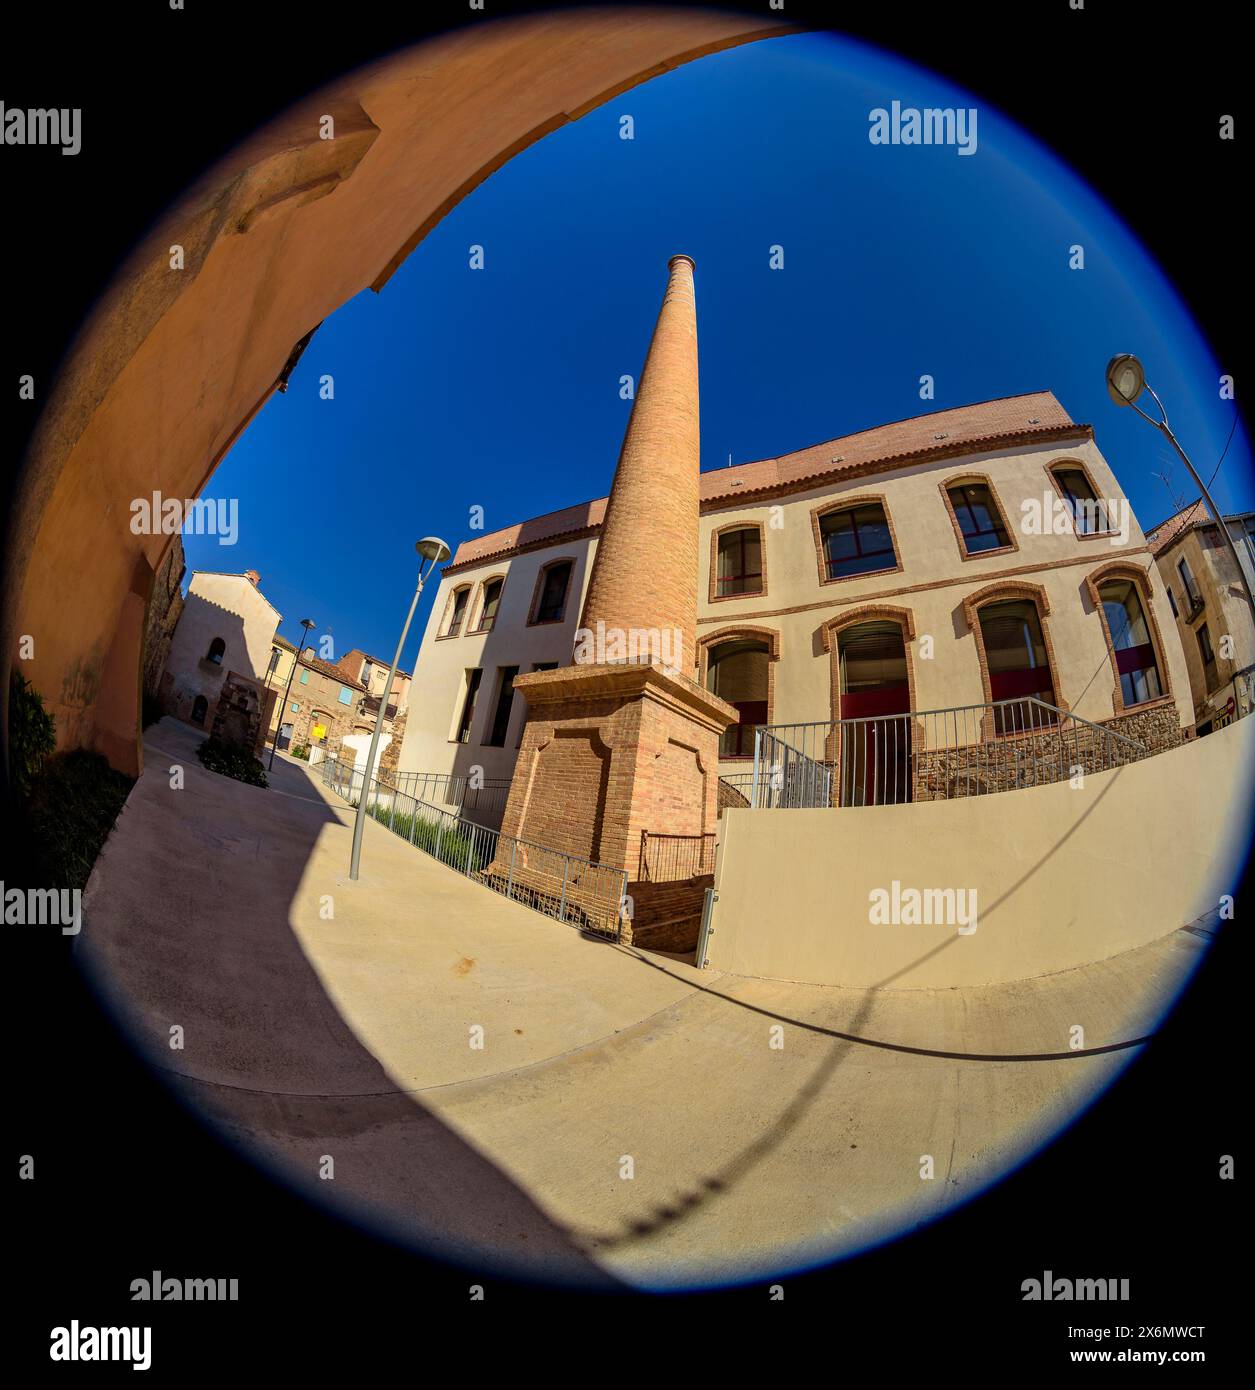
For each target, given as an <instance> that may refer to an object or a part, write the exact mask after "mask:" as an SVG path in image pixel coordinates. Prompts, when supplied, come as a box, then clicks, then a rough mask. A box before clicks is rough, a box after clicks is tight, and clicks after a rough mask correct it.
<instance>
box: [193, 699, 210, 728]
mask: <svg viewBox="0 0 1255 1390" xmlns="http://www.w3.org/2000/svg"><path fill="white" fill-rule="evenodd" d="M208 713H209V701H208V700H206V699H205V697H204V696H203V695H198V696H197V697H196V698H195V699H194V700H193V701H192V723H193V724H199V725H201V727H202V728H203V727H204V724H205V716H206V715H207V714H208Z"/></svg>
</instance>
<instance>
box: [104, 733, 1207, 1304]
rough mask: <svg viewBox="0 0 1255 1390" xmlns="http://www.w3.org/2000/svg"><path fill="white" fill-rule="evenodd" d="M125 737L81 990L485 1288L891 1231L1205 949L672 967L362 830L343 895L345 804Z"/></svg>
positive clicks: (796, 1253) (1052, 1099) (1145, 1017)
mask: <svg viewBox="0 0 1255 1390" xmlns="http://www.w3.org/2000/svg"><path fill="white" fill-rule="evenodd" d="M148 735H149V736H148V740H147V743H146V749H147V756H146V770H145V772H144V774H143V776H142V777H141V779H140V781H139V782H138V783H137V785H136V787H135V790H134V791H133V793H132V795H131V798H130V800H129V802H128V804H127V807H126V810H125V811H124V813H123V816H122V818H121V820H120V822H119V824H118V827H117V829H116V830H115V832H114V834H113V836H112V837H111V838H110V840H109V842H108V844H107V845H106V848H105V852H104V854H103V855H102V857H101V860H100V862H99V863H98V865H97V868H96V871H95V873H94V874H93V876H92V880H91V883H90V885H89V888H88V892H87V895H86V899H85V903H84V920H85V926H84V930H83V933H82V935H81V936H80V938H79V951H80V958H81V959H82V961H83V963H84V965H85V966H86V967H87V968H88V969H89V970H90V971H92V972H93V974H94V975H95V976H96V978H97V979H98V981H99V982H100V983H101V985H102V987H103V988H104V989H105V990H106V991H107V992H108V994H109V995H110V997H111V998H112V999H113V1000H114V1002H115V1003H116V1004H117V1006H118V1007H119V1009H120V1010H121V1011H123V1012H124V1013H125V1014H126V1016H127V1018H128V1020H129V1024H128V1026H129V1027H130V1028H131V1029H133V1031H134V1035H135V1038H136V1041H137V1044H138V1045H139V1046H140V1047H141V1048H142V1049H144V1050H145V1051H146V1052H147V1053H148V1055H150V1056H151V1058H152V1059H153V1061H154V1063H155V1065H157V1066H158V1067H160V1068H162V1069H163V1071H164V1072H165V1073H167V1074H168V1075H169V1076H170V1077H171V1079H172V1081H173V1082H174V1084H176V1085H177V1086H178V1087H179V1088H180V1089H181V1090H182V1091H183V1092H184V1093H185V1094H187V1095H189V1096H190V1098H191V1099H192V1100H193V1101H194V1102H195V1103H196V1104H197V1105H198V1106H199V1107H201V1108H202V1109H204V1110H205V1111H207V1112H208V1113H210V1114H211V1115H213V1116H214V1117H216V1119H217V1120H218V1122H219V1123H220V1124H221V1125H222V1127H223V1128H224V1129H225V1130H226V1131H227V1132H228V1134H230V1135H231V1136H232V1137H234V1138H236V1139H238V1140H240V1141H241V1142H243V1143H244V1144H245V1145H246V1146H247V1147H249V1148H251V1149H253V1150H254V1151H255V1152H256V1153H257V1154H258V1156H260V1157H261V1158H262V1160H263V1161H264V1162H266V1163H268V1164H273V1165H276V1166H277V1167H278V1168H279V1170H280V1171H281V1172H282V1173H283V1174H284V1176H285V1177H286V1178H287V1180H288V1181H290V1182H292V1183H294V1184H295V1185H297V1186H300V1187H302V1188H303V1189H306V1190H307V1191H308V1195H310V1196H311V1197H312V1198H314V1199H315V1200H319V1201H322V1202H328V1203H331V1204H332V1205H334V1206H336V1207H337V1208H338V1209H340V1210H342V1211H343V1212H344V1213H345V1214H346V1215H350V1216H353V1217H357V1218H359V1219H365V1220H368V1221H370V1222H372V1223H375V1224H379V1225H383V1226H386V1227H387V1228H388V1229H389V1231H390V1232H391V1233H394V1234H401V1235H403V1236H405V1237H407V1238H409V1239H411V1240H416V1241H418V1242H419V1243H421V1244H423V1245H424V1246H426V1247H428V1248H434V1249H435V1250H437V1251H438V1252H440V1253H443V1254H446V1255H449V1256H452V1257H455V1258H459V1259H461V1260H462V1261H464V1262H465V1263H467V1264H468V1265H469V1266H470V1267H471V1268H472V1269H480V1270H483V1271H485V1272H489V1271H490V1270H491V1268H492V1267H493V1266H494V1265H495V1264H498V1263H505V1264H507V1265H509V1266H512V1267H513V1268H514V1269H515V1270H516V1272H517V1271H519V1270H521V1271H523V1272H527V1273H530V1274H532V1275H535V1276H540V1277H545V1278H547V1279H560V1280H575V1281H581V1282H583V1281H596V1282H606V1281H613V1280H620V1281H625V1282H628V1283H632V1284H639V1285H648V1286H659V1285H672V1284H679V1283H701V1282H719V1281H723V1280H728V1279H735V1278H748V1277H750V1276H751V1275H764V1274H767V1273H777V1272H781V1271H783V1270H786V1269H788V1268H791V1267H793V1266H796V1265H798V1264H801V1263H804V1262H809V1261H813V1260H819V1259H823V1258H827V1257H831V1256H832V1255H833V1254H836V1253H839V1252H841V1251H848V1250H852V1249H855V1248H857V1247H859V1246H860V1245H863V1244H867V1243H870V1242H872V1241H874V1240H875V1239H877V1238H878V1237H879V1236H880V1235H883V1234H888V1233H890V1232H893V1231H897V1230H901V1229H903V1228H905V1227H908V1226H910V1225H913V1224H915V1223H916V1222H918V1221H920V1220H923V1219H926V1218H928V1217H929V1216H931V1215H933V1214H936V1213H937V1211H938V1210H939V1209H941V1208H944V1207H945V1206H947V1205H949V1204H950V1203H951V1202H953V1201H954V1200H955V1199H956V1198H959V1197H962V1196H965V1195H969V1194H970V1193H972V1192H973V1191H975V1190H976V1189H978V1188H979V1187H980V1186H982V1185H983V1184H984V1183H985V1182H986V1181H988V1180H989V1178H990V1177H992V1176H994V1175H996V1174H997V1173H999V1172H1001V1171H1003V1170H1005V1169H1006V1168H1007V1167H1008V1166H1011V1165H1012V1164H1013V1163H1014V1161H1015V1160H1016V1159H1017V1157H1018V1156H1020V1155H1021V1154H1023V1153H1025V1152H1027V1151H1030V1150H1031V1149H1033V1148H1035V1147H1036V1146H1037V1145H1038V1144H1040V1143H1041V1142H1043V1141H1044V1140H1045V1139H1046V1138H1048V1137H1049V1136H1050V1135H1051V1134H1052V1133H1053V1132H1054V1131H1055V1130H1056V1129H1057V1128H1058V1126H1059V1124H1060V1123H1061V1121H1062V1120H1063V1119H1064V1118H1065V1117H1067V1116H1069V1115H1071V1114H1072V1113H1073V1112H1074V1111H1075V1109H1076V1108H1077V1107H1079V1106H1080V1105H1082V1104H1083V1103H1084V1102H1085V1101H1086V1099H1087V1098H1089V1097H1090V1096H1092V1095H1093V1094H1095V1093H1096V1092H1097V1091H1098V1090H1100V1089H1101V1088H1102V1087H1103V1086H1105V1085H1106V1084H1107V1083H1108V1081H1109V1080H1110V1079H1111V1078H1112V1077H1113V1076H1114V1075H1115V1073H1116V1072H1117V1071H1118V1069H1119V1068H1120V1067H1121V1066H1122V1065H1123V1064H1124V1063H1125V1062H1126V1061H1127V1060H1128V1059H1129V1058H1130V1057H1131V1056H1132V1055H1133V1052H1132V1051H1131V1050H1129V1049H1127V1048H1119V1049H1118V1050H1114V1051H1104V1050H1103V1049H1105V1048H1108V1047H1111V1046H1112V1045H1118V1044H1123V1043H1127V1042H1129V1041H1131V1040H1133V1039H1136V1038H1138V1037H1141V1036H1144V1035H1145V1033H1147V1032H1148V1031H1150V1029H1151V1028H1152V1027H1153V1019H1154V1017H1155V1016H1156V1015H1157V1013H1158V1012H1159V1010H1160V1009H1161V1007H1162V1001H1163V999H1164V998H1166V997H1170V995H1171V994H1172V993H1174V992H1175V990H1176V988H1177V987H1178V986H1179V984H1180V982H1181V981H1182V980H1183V979H1184V977H1185V975H1186V974H1187V973H1188V972H1189V970H1190V969H1191V968H1192V966H1193V965H1194V964H1195V962H1196V960H1197V957H1198V953H1199V951H1200V950H1202V949H1203V946H1204V939H1203V938H1202V937H1201V936H1200V935H1198V934H1196V933H1193V932H1187V931H1178V932H1173V933H1171V934H1170V935H1169V936H1167V937H1165V938H1163V939H1162V940H1161V941H1158V942H1156V943H1154V944H1153V945H1152V946H1149V947H1145V948H1142V949H1140V950H1138V951H1133V952H1129V953H1127V954H1125V955H1122V956H1117V957H1115V958H1113V959H1111V960H1107V961H1104V962H1102V963H1101V964H1099V965H1095V966H1091V967H1087V968H1086V969H1083V970H1076V971H1068V972H1065V973H1063V974H1059V975H1054V976H1049V977H1044V978H1041V979H1038V980H1034V981H1027V982H1019V983H1017V984H1015V985H1007V986H1001V987H994V988H982V989H963V990H957V989H955V990H883V991H878V992H864V991H858V990H845V989H832V988H820V987H814V986H797V985H787V984H781V983H777V982H769V981H763V980H754V979H747V978H740V977H735V976H729V975H720V974H717V973H714V972H710V971H704V972H699V971H697V970H695V969H694V968H692V967H691V966H690V965H688V964H687V963H685V962H683V961H680V960H677V959H675V958H673V957H669V956H664V955H650V954H648V953H646V952H643V951H641V950H639V949H636V948H631V947H619V946H615V945H612V944H608V943H605V942H601V941H594V940H590V939H586V938H584V937H582V936H581V935H580V934H579V933H578V932H576V931H574V930H572V929H571V928H569V927H564V926H562V925H560V924H558V923H556V922H553V921H551V920H549V919H547V918H544V917H541V916H539V915H537V914H535V913H532V912H530V911H528V909H526V908H524V907H522V906H520V905H518V904H516V903H512V902H509V901H507V900H505V899H504V898H501V897H499V896H497V895H495V894H492V893H490V892H488V891H486V890H485V889H483V888H482V887H480V886H479V885H477V884H474V883H471V882H469V881H467V880H466V879H464V878H462V877H461V876H460V875H458V874H456V873H454V872H453V871H452V870H450V869H447V868H445V867H443V866H442V865H439V864H437V863H435V862H434V861H433V860H432V859H430V858H429V857H427V856H426V855H424V854H422V853H421V852H419V851H416V850H414V849H411V848H410V847H409V846H408V845H406V844H404V843H403V842H402V841H401V840H399V839H397V838H396V837H395V836H392V835H390V834H389V833H388V832H387V831H386V830H385V829H384V828H383V827H382V826H379V825H377V824H375V823H374V822H368V824H367V827H366V838H365V843H364V849H363V873H362V877H361V879H360V880H359V881H358V882H357V883H356V884H354V883H350V882H349V881H348V876H347V869H348V858H349V844H350V839H351V825H352V821H351V816H352V812H351V811H350V810H349V809H348V808H347V807H346V805H345V803H344V802H342V801H340V800H339V799H338V798H336V797H334V796H330V795H326V794H324V793H323V791H322V788H321V787H320V786H319V785H318V783H317V781H316V780H315V778H313V777H311V775H310V774H309V772H308V770H307V769H306V768H305V766H304V765H303V764H300V763H296V762H291V761H287V760H285V759H283V758H282V757H280V758H279V759H277V760H276V763H275V770H274V774H273V778H272V786H271V788H270V789H269V790H261V789H258V788H253V787H247V786H244V785H243V784H240V783H237V782H232V781H230V780H228V779H225V778H222V777H218V776H216V775H214V774H211V773H208V772H206V771H204V770H203V769H202V768H201V766H200V764H199V762H198V761H197V759H196V757H195V752H194V750H195V747H196V744H197V742H199V739H200V738H201V737H202V735H201V734H200V733H199V731H196V730H191V729H188V728H187V727H186V726H184V725H181V724H178V723H177V722H175V721H172V720H168V719H167V720H163V721H162V722H161V723H160V724H158V725H156V726H154V727H153V728H151V729H150V730H149V731H148ZM174 765H181V766H182V767H183V768H184V785H183V787H182V789H181V790H175V789H174V788H172V787H171V785H170V783H171V776H170V772H169V769H170V768H171V767H172V766H174ZM787 929H788V924H787V923H784V922H782V923H781V924H780V930H787ZM1078 1023H1079V1024H1081V1025H1082V1026H1083V1027H1084V1029H1085V1039H1084V1049H1083V1050H1082V1051H1079V1052H1073V1051H1071V1050H1070V1045H1069V1040H1070V1037H1071V1032H1070V1030H1071V1029H1072V1028H1073V1026H1074V1025H1076V1024H1078ZM176 1024H177V1025H179V1026H180V1027H181V1028H182V1029H183V1037H184V1047H183V1048H182V1050H171V1048H170V1046H169V1036H170V1028H171V1027H172V1026H173V1025H176ZM325 1155H330V1156H331V1157H332V1158H333V1159H334V1161H335V1168H334V1172H335V1177H334V1180H333V1181H325V1180H322V1179H320V1178H319V1176H318V1174H319V1167H320V1164H322V1163H323V1160H324V1156H325ZM924 1156H931V1158H932V1162H933V1171H934V1173H935V1176H934V1177H933V1178H932V1179H931V1180H923V1179H921V1165H922V1160H923V1158H924ZM628 1173H630V1174H631V1176H626V1174H628Z"/></svg>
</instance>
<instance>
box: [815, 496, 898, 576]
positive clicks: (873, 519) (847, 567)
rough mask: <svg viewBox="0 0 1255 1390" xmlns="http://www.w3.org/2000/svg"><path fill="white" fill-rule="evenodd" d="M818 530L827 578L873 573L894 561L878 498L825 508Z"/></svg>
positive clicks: (885, 522)
mask: <svg viewBox="0 0 1255 1390" xmlns="http://www.w3.org/2000/svg"><path fill="white" fill-rule="evenodd" d="M819 533H820V536H821V537H822V538H823V545H824V563H825V568H826V569H827V573H828V578H829V579H847V578H849V577H850V576H851V575H855V574H875V573H876V572H877V571H879V570H889V569H893V568H894V567H895V566H896V565H897V557H896V556H895V554H894V550H893V537H892V535H891V533H890V531H889V520H888V518H887V517H886V516H885V509H884V508H883V507H882V506H881V505H880V503H879V502H870V503H867V504H866V505H864V506H861V507H849V508H847V509H846V510H845V511H843V512H828V513H827V514H826V515H824V516H821V517H820V518H819Z"/></svg>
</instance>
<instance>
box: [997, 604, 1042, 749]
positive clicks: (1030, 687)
mask: <svg viewBox="0 0 1255 1390" xmlns="http://www.w3.org/2000/svg"><path fill="white" fill-rule="evenodd" d="M978 619H979V622H980V634H981V642H982V644H983V646H984V650H985V662H986V666H987V668H988V671H989V698H990V700H991V702H992V703H993V704H994V706H995V709H994V731H995V733H999V734H1009V733H1020V732H1022V731H1024V730H1028V729H1030V728H1036V727H1037V726H1038V725H1040V724H1041V723H1042V722H1044V721H1045V722H1049V720H1053V718H1054V716H1053V715H1049V720H1048V719H1047V714H1048V712H1047V711H1045V710H1043V709H1042V708H1041V706H1040V705H1037V704H1034V703H1032V701H1034V700H1038V701H1041V702H1043V703H1044V704H1046V705H1055V704H1056V703H1057V701H1056V700H1055V684H1054V675H1053V674H1052V672H1051V669H1050V656H1049V653H1048V652H1047V649H1046V639H1045V635H1044V634H1043V632H1042V626H1041V617H1040V615H1039V613H1038V611H1037V605H1036V603H1034V602H1033V600H1032V599H1027V598H1009V599H1003V600H1001V601H1000V602H995V603H987V604H985V606H984V607H983V608H981V609H980V610H979V613H978Z"/></svg>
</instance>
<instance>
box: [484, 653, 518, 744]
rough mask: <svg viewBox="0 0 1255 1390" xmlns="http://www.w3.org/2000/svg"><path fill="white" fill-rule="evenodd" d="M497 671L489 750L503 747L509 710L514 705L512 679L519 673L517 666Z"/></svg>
mask: <svg viewBox="0 0 1255 1390" xmlns="http://www.w3.org/2000/svg"><path fill="white" fill-rule="evenodd" d="M497 669H498V677H497V708H496V710H495V711H494V713H493V716H492V732H491V733H490V734H489V735H488V747H490V748H504V747H505V736H506V732H507V730H508V729H509V727H510V710H511V708H512V707H513V705H514V678H515V676H517V675H518V673H519V668H518V667H517V666H500V667H498V668H497Z"/></svg>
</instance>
